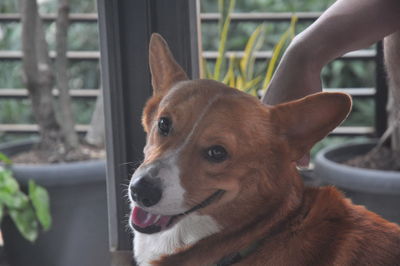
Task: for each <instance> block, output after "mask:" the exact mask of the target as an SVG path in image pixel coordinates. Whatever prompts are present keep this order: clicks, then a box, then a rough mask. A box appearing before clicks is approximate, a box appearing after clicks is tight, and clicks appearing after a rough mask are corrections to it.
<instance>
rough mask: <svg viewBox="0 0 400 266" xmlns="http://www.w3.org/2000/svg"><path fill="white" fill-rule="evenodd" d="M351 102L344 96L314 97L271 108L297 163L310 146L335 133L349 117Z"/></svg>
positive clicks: (317, 95)
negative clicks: (332, 132) (333, 131)
mask: <svg viewBox="0 0 400 266" xmlns="http://www.w3.org/2000/svg"><path fill="white" fill-rule="evenodd" d="M351 103H352V102H351V98H350V96H349V95H347V94H345V93H317V94H313V95H310V96H307V97H304V98H302V99H300V100H296V101H292V102H288V103H284V104H279V105H276V106H274V107H272V109H271V111H272V115H273V116H272V117H273V119H277V120H278V121H275V122H276V123H275V124H276V125H279V128H278V130H279V132H280V134H281V135H282V136H284V137H285V138H286V139H287V141H288V144H289V147H290V150H291V153H292V154H291V159H292V160H293V161H296V160H299V159H300V158H301V157H302V156H303V155H304V154H305V153H307V152H309V151H310V149H311V148H312V146H313V145H314V144H315V143H316V142H318V141H319V140H321V139H322V138H324V137H325V136H326V135H328V134H329V133H330V132H331V131H332V130H333V129H335V128H336V127H337V126H338V125H339V124H340V123H341V122H342V121H343V120H344V119H345V118H346V117H347V115H348V114H349V112H350V110H351Z"/></svg>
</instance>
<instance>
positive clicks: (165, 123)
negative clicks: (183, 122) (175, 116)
mask: <svg viewBox="0 0 400 266" xmlns="http://www.w3.org/2000/svg"><path fill="white" fill-rule="evenodd" d="M171 124H172V123H171V120H170V119H169V118H168V117H161V118H160V120H158V130H159V132H160V134H161V135H163V136H168V134H169V132H170V131H171Z"/></svg>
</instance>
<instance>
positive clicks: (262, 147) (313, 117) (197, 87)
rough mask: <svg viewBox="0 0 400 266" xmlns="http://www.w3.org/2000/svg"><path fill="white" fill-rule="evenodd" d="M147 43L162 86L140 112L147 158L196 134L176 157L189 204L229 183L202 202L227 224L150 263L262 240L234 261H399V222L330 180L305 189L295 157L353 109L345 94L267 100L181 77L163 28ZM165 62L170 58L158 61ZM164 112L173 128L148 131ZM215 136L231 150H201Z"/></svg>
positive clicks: (203, 256)
mask: <svg viewBox="0 0 400 266" xmlns="http://www.w3.org/2000/svg"><path fill="white" fill-rule="evenodd" d="M153 50H155V51H153ZM150 51H151V54H153V55H154V54H157V57H154V56H151V57H150V66H151V70H152V75H153V84H158V85H157V86H158V87H155V88H154V89H155V93H154V94H155V96H154V97H153V98H151V99H150V100H149V102H148V103H147V105H146V107H145V111H144V116H143V124H144V128H145V130H146V132H147V133H148V139H147V141H148V144H147V150H146V158H145V162H144V163H145V164H146V163H150V162H152V161H154V160H157V158H160V156H162V155H163V154H164V153H165V152H166V151H167V150H170V149H174V148H175V147H178V146H179V145H180V144H181V143H182V142H183V141H184V140H185V139H186V138H187V137H188V135H190V134H192V135H190V139H189V141H188V144H187V145H186V146H185V147H184V150H183V151H182V156H180V159H179V162H178V164H179V167H180V170H181V183H182V186H183V187H184V188H185V191H186V192H187V193H186V198H185V200H186V203H187V204H188V205H189V206H195V205H197V204H198V203H200V202H201V201H203V200H204V199H205V198H206V197H207V196H208V195H210V194H212V193H213V192H215V191H216V190H218V189H221V190H224V191H225V193H224V195H223V196H222V197H221V198H220V199H219V200H217V201H215V202H213V203H212V204H211V205H209V206H207V207H206V208H203V209H200V210H199V211H198V212H199V213H201V214H204V215H209V216H211V217H213V218H214V219H215V221H217V223H218V224H219V225H220V226H221V227H222V228H223V229H222V230H221V231H220V232H218V233H216V234H214V235H211V236H209V237H206V238H204V239H202V240H200V241H199V242H197V243H195V244H193V245H192V246H188V247H185V248H184V249H182V250H177V251H176V253H175V254H172V255H168V256H165V257H163V258H161V259H160V260H159V261H156V262H154V265H171V266H172V265H173V266H175V265H191V266H192V265H212V264H213V263H215V262H217V261H218V260H219V259H221V258H222V257H224V256H226V255H228V254H230V253H233V252H237V251H239V250H241V249H243V248H246V247H248V246H249V245H251V244H252V243H253V242H254V241H256V240H262V244H261V245H260V246H259V247H258V248H257V250H256V251H255V252H254V253H252V254H250V255H249V256H248V257H246V258H245V259H244V260H242V261H240V262H239V263H237V264H235V265H396V264H397V265H399V261H400V228H399V226H397V225H395V224H393V223H389V222H388V221H385V220H384V219H382V218H381V217H379V216H378V215H376V214H374V213H372V212H369V211H368V210H366V209H365V208H364V207H361V206H355V205H353V204H352V203H351V201H350V200H348V199H346V198H344V197H343V195H342V194H341V193H340V192H338V191H337V190H336V189H335V188H333V187H325V188H304V186H303V182H302V180H301V177H300V176H299V174H298V172H297V170H296V166H295V161H296V160H298V159H299V158H300V157H301V156H302V155H303V154H304V153H305V152H306V151H308V150H309V149H310V148H311V147H312V145H313V144H314V143H315V142H317V141H319V140H320V139H321V138H323V137H324V136H325V135H326V134H328V133H329V132H330V131H331V130H332V129H334V128H335V127H336V126H337V125H338V124H339V123H340V122H341V121H342V120H343V119H344V118H345V117H346V116H347V114H348V112H349V110H350V107H351V100H350V98H349V97H348V96H347V95H345V94H340V93H321V94H316V95H312V96H308V97H306V98H304V99H301V100H298V101H294V102H290V103H287V104H282V105H278V106H276V107H267V106H264V105H262V104H261V102H259V101H258V100H257V99H256V98H253V97H251V96H249V95H246V94H244V93H242V92H239V91H238V90H235V89H232V88H229V87H227V86H225V85H223V84H221V83H218V82H215V81H210V80H198V81H182V80H183V79H182V77H186V74H184V72H183V70H182V69H180V68H177V67H176V65H177V64H176V62H175V61H174V60H173V58H172V55H171V54H170V52H169V50H168V47H167V45H166V43H165V41H163V40H162V38H161V37H160V36H159V35H154V36H153V38H152V44H151V46H150ZM160 61H161V62H167V63H166V64H165V65H164V66H163V68H164V69H163V70H156V69H157V67H156V65H157V64H158V63H159V62H160ZM169 68H170V69H173V71H172V72H173V73H174V75H173V76H172V77H171V76H170V74H168V73H171V71H170V70H168V69H169ZM182 72H183V73H182ZM166 75H167V76H166ZM154 80H156V81H155V82H154ZM160 84H163V85H160ZM159 88H162V93H160V90H159ZM206 106H209V108H210V109H209V110H208V111H207V112H205V113H203V110H204V108H205V107H206ZM201 115H204V116H203V117H201V119H200V120H198V119H199V116H201ZM163 116H168V117H171V118H172V121H173V130H172V131H171V133H170V134H169V136H168V137H164V136H160V134H158V133H157V130H156V129H155V130H152V127H153V125H154V123H156V121H157V120H158V118H159V117H163ZM193 128H194V131H193V132H192V129H193ZM191 132H192V133H191ZM212 145H222V146H224V147H225V148H226V150H227V151H228V154H229V157H228V159H227V160H226V161H224V162H222V163H210V162H208V161H206V160H205V159H204V157H203V156H202V154H203V151H204V150H205V149H206V148H207V147H210V146H212Z"/></svg>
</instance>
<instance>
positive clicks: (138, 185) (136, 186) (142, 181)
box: [130, 176, 162, 207]
mask: <svg viewBox="0 0 400 266" xmlns="http://www.w3.org/2000/svg"><path fill="white" fill-rule="evenodd" d="M130 190H131V196H132V199H133V200H134V201H135V202H137V203H139V204H140V205H143V206H145V207H150V206H153V205H156V204H157V203H158V202H159V201H160V199H161V194H162V191H161V188H160V182H159V180H157V179H152V178H149V177H147V176H143V177H139V178H137V179H136V180H135V181H133V183H132V184H131V185H130Z"/></svg>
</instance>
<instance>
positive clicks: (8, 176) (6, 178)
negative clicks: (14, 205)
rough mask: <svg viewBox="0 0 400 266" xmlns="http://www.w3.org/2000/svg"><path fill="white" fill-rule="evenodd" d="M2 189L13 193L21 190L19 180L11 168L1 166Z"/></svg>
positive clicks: (0, 184)
mask: <svg viewBox="0 0 400 266" xmlns="http://www.w3.org/2000/svg"><path fill="white" fill-rule="evenodd" d="M0 190H3V191H5V192H8V193H11V194H12V193H15V192H17V191H19V185H18V182H17V181H16V180H15V178H14V177H13V176H12V172H11V171H10V170H7V169H2V168H0Z"/></svg>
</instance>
